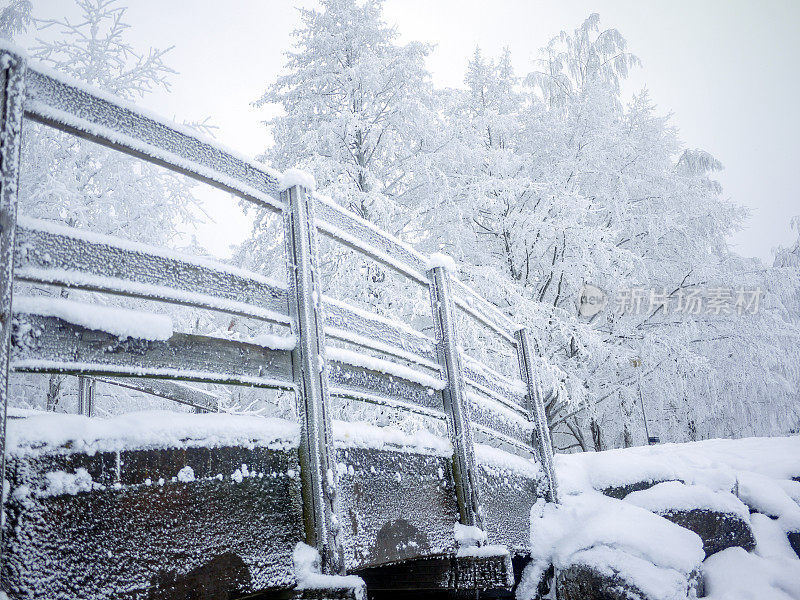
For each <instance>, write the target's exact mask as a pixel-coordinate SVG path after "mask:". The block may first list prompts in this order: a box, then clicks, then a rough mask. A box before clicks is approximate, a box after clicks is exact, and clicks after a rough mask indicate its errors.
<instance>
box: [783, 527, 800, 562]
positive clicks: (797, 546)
mask: <svg viewBox="0 0 800 600" xmlns="http://www.w3.org/2000/svg"><path fill="white" fill-rule="evenodd" d="M786 537H787V538H789V545H790V546H791V547H792V550H794V553H795V554H797V558H800V531H789V532H787V533H786Z"/></svg>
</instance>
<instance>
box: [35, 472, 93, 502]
mask: <svg viewBox="0 0 800 600" xmlns="http://www.w3.org/2000/svg"><path fill="white" fill-rule="evenodd" d="M93 488H94V481H93V480H92V476H91V475H90V474H89V472H88V471H87V470H86V469H84V468H83V467H81V468H79V469H78V470H77V471H75V473H67V472H66V471H51V472H50V473H47V474H45V487H44V490H42V491H41V492H40V494H39V495H40V496H43V497H47V496H61V495H63V494H69V495H71V496H74V495H75V494H77V493H79V492H91V491H92V489H93Z"/></svg>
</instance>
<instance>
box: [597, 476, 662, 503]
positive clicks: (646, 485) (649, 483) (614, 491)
mask: <svg viewBox="0 0 800 600" xmlns="http://www.w3.org/2000/svg"><path fill="white" fill-rule="evenodd" d="M666 481H675V480H673V479H647V480H643V481H634V482H633V483H626V484H623V485H618V486H613V487H607V488H605V489H603V490H600V491H601V492H602V493H603V494H604V495H606V496H608V497H610V498H616V499H617V500H622V499H623V498H625V496H627V495H628V494H630V493H632V492H641V491H642V490H649V489H650V488H651V487H653V486H655V485H658V484H659V483H664V482H666Z"/></svg>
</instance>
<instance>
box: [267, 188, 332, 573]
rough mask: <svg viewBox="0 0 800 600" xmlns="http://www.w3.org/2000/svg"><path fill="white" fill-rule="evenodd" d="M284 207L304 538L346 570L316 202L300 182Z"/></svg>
mask: <svg viewBox="0 0 800 600" xmlns="http://www.w3.org/2000/svg"><path fill="white" fill-rule="evenodd" d="M281 198H282V200H283V203H284V205H285V207H286V209H285V211H284V214H283V217H284V231H285V241H286V256H287V270H288V281H289V314H290V315H291V318H292V320H291V324H292V333H293V334H294V335H295V337H296V338H297V339H298V340H299V343H298V344H297V345H296V346H295V348H294V350H292V353H291V357H292V378H293V380H294V382H295V385H296V386H297V407H298V414H299V415H300V427H301V435H300V466H301V473H302V481H303V502H304V507H305V510H304V519H305V528H306V542H307V543H308V545H310V546H312V547H314V548H316V549H317V551H318V552H319V554H320V560H321V565H320V567H321V569H322V572H323V573H324V574H332V575H339V574H343V573H344V569H345V565H344V550H343V546H342V537H341V525H340V522H339V517H337V515H336V512H337V511H336V505H337V491H336V481H335V479H334V478H333V477H332V473H333V470H332V469H333V464H332V461H333V457H332V456H331V453H332V452H333V436H332V432H331V415H330V410H331V406H330V401H329V398H328V376H327V370H326V369H325V358H324V354H325V328H324V318H323V316H322V289H321V287H320V281H319V271H318V266H317V238H316V235H317V229H316V227H315V226H314V201H313V200H312V199H311V197H310V193H309V192H308V191H307V190H305V189H304V188H301V187H299V186H294V187H292V188H289V189H288V190H286V191H284V192H283V193H282V195H281Z"/></svg>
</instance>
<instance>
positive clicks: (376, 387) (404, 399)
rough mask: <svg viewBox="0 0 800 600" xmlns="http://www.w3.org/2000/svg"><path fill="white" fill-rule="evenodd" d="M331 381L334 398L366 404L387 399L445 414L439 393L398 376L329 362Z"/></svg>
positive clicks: (339, 362) (343, 363) (344, 363)
mask: <svg viewBox="0 0 800 600" xmlns="http://www.w3.org/2000/svg"><path fill="white" fill-rule="evenodd" d="M328 381H329V385H330V388H331V394H333V395H336V396H340V397H343V398H355V399H357V400H364V401H366V402H369V401H371V399H372V398H373V397H377V398H387V399H388V400H390V401H392V402H395V403H405V404H412V405H415V406H419V407H421V408H423V409H427V410H428V411H436V412H437V413H439V414H443V412H442V411H443V401H442V392H441V391H440V390H434V389H432V388H429V387H427V386H424V385H422V384H420V383H417V382H415V381H411V380H409V379H406V378H403V377H400V376H398V375H390V374H388V373H381V372H379V371H373V370H371V369H367V368H364V367H357V366H354V365H351V364H348V363H346V362H342V361H336V360H329V361H328Z"/></svg>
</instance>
